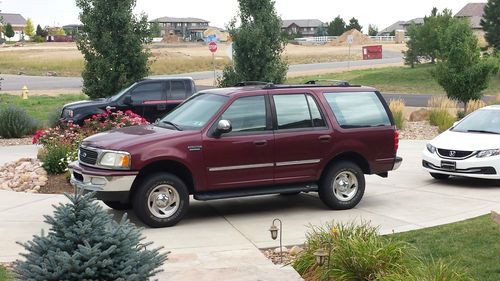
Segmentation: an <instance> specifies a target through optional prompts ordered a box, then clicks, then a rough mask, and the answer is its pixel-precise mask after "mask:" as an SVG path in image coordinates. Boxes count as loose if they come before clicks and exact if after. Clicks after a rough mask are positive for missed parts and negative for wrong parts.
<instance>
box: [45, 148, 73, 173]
mask: <svg viewBox="0 0 500 281" xmlns="http://www.w3.org/2000/svg"><path fill="white" fill-rule="evenodd" d="M44 149H45V151H44V153H43V154H41V155H40V157H41V159H40V160H41V161H42V167H43V168H44V169H45V171H47V173H48V174H62V173H64V172H65V171H66V170H67V168H68V158H69V157H68V155H69V154H70V153H72V151H73V150H74V149H73V148H72V147H71V146H70V145H66V144H57V145H48V146H45V147H44Z"/></svg>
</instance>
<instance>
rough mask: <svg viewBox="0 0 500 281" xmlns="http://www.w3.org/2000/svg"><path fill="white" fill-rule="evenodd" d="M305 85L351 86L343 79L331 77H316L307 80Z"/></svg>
mask: <svg viewBox="0 0 500 281" xmlns="http://www.w3.org/2000/svg"><path fill="white" fill-rule="evenodd" d="M319 82H330V83H331V84H326V85H325V84H321V83H319ZM305 84H306V85H322V86H337V87H351V84H349V82H347V81H345V80H332V79H316V80H309V81H307V82H306V83H305Z"/></svg>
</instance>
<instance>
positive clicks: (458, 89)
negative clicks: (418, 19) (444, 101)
mask: <svg viewBox="0 0 500 281" xmlns="http://www.w3.org/2000/svg"><path fill="white" fill-rule="evenodd" d="M442 43H443V46H447V47H446V48H443V50H442V53H441V55H442V61H440V62H438V64H437V67H436V69H435V71H434V73H433V74H434V77H435V78H436V80H437V82H438V83H439V85H441V86H442V87H443V88H444V90H445V91H446V94H447V95H448V97H449V98H451V99H455V100H458V101H461V102H463V103H464V109H467V103H468V102H469V101H470V100H477V99H480V98H481V97H482V95H483V93H482V91H483V90H485V89H486V88H487V87H488V83H489V81H490V79H491V78H492V76H493V75H494V74H496V73H497V72H498V68H499V64H498V61H497V60H496V59H495V58H481V54H480V50H479V46H478V40H477V37H476V36H475V35H474V33H473V32H472V29H471V27H470V25H469V22H468V21H466V20H456V21H453V22H452V23H451V25H450V26H449V27H448V28H447V29H446V31H445V33H444V34H443V37H442Z"/></svg>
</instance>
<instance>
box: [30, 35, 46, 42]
mask: <svg viewBox="0 0 500 281" xmlns="http://www.w3.org/2000/svg"><path fill="white" fill-rule="evenodd" d="M32 40H33V42H35V43H43V42H45V37H42V36H40V35H35V36H33V39H32Z"/></svg>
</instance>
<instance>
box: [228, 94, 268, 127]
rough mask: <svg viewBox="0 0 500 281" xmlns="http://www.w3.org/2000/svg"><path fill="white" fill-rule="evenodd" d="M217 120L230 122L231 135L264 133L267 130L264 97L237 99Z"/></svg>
mask: <svg viewBox="0 0 500 281" xmlns="http://www.w3.org/2000/svg"><path fill="white" fill-rule="evenodd" d="M219 120H229V121H230V122H231V126H232V131H231V133H241V132H255V131H265V130H266V129H267V126H266V124H267V122H266V120H267V112H266V101H265V98H264V96H254V97H244V98H239V99H237V100H235V101H234V102H233V104H231V105H230V106H229V107H228V108H227V109H226V111H225V112H224V113H223V114H222V116H221V118H220V119H219Z"/></svg>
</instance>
